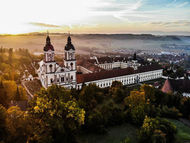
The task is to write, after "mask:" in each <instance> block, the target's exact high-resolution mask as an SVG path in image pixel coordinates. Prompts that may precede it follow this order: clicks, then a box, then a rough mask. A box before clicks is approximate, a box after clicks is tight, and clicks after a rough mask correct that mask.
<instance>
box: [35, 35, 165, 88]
mask: <svg viewBox="0 0 190 143" xmlns="http://www.w3.org/2000/svg"><path fill="white" fill-rule="evenodd" d="M43 50H44V58H43V60H42V61H40V62H39V69H38V70H37V74H38V77H39V79H40V81H41V84H42V86H43V87H44V88H47V87H49V86H51V85H52V84H56V85H60V86H64V87H66V88H69V89H71V88H76V89H81V88H82V86H83V85H84V84H85V85H88V84H90V83H93V84H96V85H97V86H99V87H100V88H105V87H109V86H111V85H112V82H114V81H120V82H121V83H122V84H123V85H132V84H137V83H140V82H145V81H149V80H154V79H158V78H161V77H162V73H163V69H162V68H161V67H160V66H159V65H157V64H151V63H150V64H146V65H145V64H142V63H139V62H138V60H137V59H136V54H135V55H134V58H133V59H132V60H129V59H127V58H123V57H117V58H110V57H102V58H97V57H94V58H92V59H89V60H88V61H85V62H83V65H77V64H76V58H75V47H74V46H73V44H72V41H71V37H70V35H69V36H68V38H67V44H66V45H65V48H64V58H63V64H58V63H56V61H55V58H54V57H55V49H54V47H53V45H52V44H51V40H50V37H49V35H48V36H47V38H46V44H45V46H44V49H43ZM89 67H93V68H92V69H98V70H91V69H89ZM79 70H80V74H79V72H77V71H79Z"/></svg>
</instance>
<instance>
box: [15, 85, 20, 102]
mask: <svg viewBox="0 0 190 143" xmlns="http://www.w3.org/2000/svg"><path fill="white" fill-rule="evenodd" d="M15 100H16V101H19V100H20V93H19V89H18V86H17V89H16V95H15Z"/></svg>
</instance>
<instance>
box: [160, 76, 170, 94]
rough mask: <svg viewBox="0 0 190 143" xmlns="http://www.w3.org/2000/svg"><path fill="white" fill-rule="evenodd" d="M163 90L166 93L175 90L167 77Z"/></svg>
mask: <svg viewBox="0 0 190 143" xmlns="http://www.w3.org/2000/svg"><path fill="white" fill-rule="evenodd" d="M162 92H164V93H170V92H173V89H172V86H171V84H170V81H169V79H167V80H166V81H165V83H164V86H163V87H162Z"/></svg>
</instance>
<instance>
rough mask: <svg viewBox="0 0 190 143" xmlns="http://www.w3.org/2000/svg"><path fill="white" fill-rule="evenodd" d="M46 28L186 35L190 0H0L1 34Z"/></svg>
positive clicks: (188, 31) (79, 31) (59, 30)
mask: <svg viewBox="0 0 190 143" xmlns="http://www.w3.org/2000/svg"><path fill="white" fill-rule="evenodd" d="M47 30H48V31H49V32H64V33H65V32H68V31H71V32H72V33H153V34H163V33H165V34H169V33H174V34H189V33H190V0H0V34H20V33H29V32H44V31H47ZM189 35H190V34H189Z"/></svg>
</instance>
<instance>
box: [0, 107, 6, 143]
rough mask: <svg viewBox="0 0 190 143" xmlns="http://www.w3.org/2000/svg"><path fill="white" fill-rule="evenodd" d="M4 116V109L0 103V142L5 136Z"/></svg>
mask: <svg viewBox="0 0 190 143" xmlns="http://www.w3.org/2000/svg"><path fill="white" fill-rule="evenodd" d="M6 117H7V113H6V109H5V108H4V107H3V106H2V105H1V104H0V142H3V141H5V140H6V137H7V128H6Z"/></svg>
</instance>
